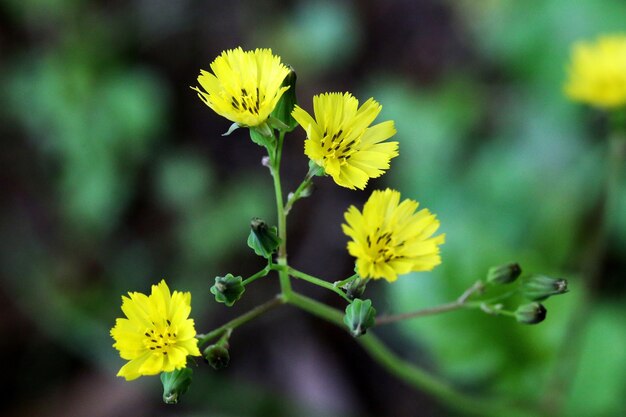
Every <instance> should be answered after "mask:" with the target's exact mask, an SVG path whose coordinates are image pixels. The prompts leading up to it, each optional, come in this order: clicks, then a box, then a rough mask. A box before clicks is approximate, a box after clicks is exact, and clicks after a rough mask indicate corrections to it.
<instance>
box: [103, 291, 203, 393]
mask: <svg viewBox="0 0 626 417" xmlns="http://www.w3.org/2000/svg"><path fill="white" fill-rule="evenodd" d="M128 295H129V297H125V296H122V311H123V312H124V314H125V315H126V317H128V318H125V319H117V320H116V321H115V327H113V328H112V329H111V336H112V337H113V339H114V340H115V343H114V344H113V347H114V348H116V349H117V350H119V351H120V356H121V357H122V359H127V360H128V361H129V362H128V363H127V364H126V365H124V366H122V369H120V371H119V372H118V373H117V376H123V377H124V378H126V380H127V381H130V380H132V379H136V378H139V377H140V376H142V375H156V374H158V373H160V372H171V371H173V370H174V369H180V368H184V367H185V366H186V364H187V355H191V356H200V351H199V350H198V340H197V339H196V329H195V328H194V323H193V319H190V318H189V313H190V312H191V294H190V293H188V292H179V291H174V292H173V293H172V294H170V289H169V288H168V287H167V284H166V283H165V281H163V280H161V282H160V283H159V284H158V285H153V286H152V293H151V294H150V295H149V296H147V295H145V294H141V293H138V292H129V293H128Z"/></svg>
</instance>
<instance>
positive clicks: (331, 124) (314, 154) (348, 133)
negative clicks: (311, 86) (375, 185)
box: [292, 93, 398, 190]
mask: <svg viewBox="0 0 626 417" xmlns="http://www.w3.org/2000/svg"><path fill="white" fill-rule="evenodd" d="M358 106H359V101H358V100H357V99H356V98H354V97H353V96H352V95H351V94H349V93H344V94H342V93H325V94H320V95H316V96H314V97H313V110H314V113H315V119H313V117H311V115H309V114H308V113H307V112H306V111H304V110H303V109H302V108H300V107H298V106H296V107H295V108H294V110H293V113H292V116H293V118H294V119H296V121H297V122H298V123H299V124H300V126H302V127H303V128H304V130H305V131H306V134H307V139H306V141H305V142H304V153H305V154H306V155H307V156H308V157H309V158H310V159H311V160H312V161H313V162H315V163H316V164H317V165H319V166H321V167H323V168H324V171H325V172H326V173H327V174H328V175H330V176H331V177H333V180H335V182H336V183H337V184H338V185H340V186H342V187H346V188H350V189H353V190H354V189H355V188H358V189H361V190H362V189H363V188H365V186H366V185H367V181H368V180H369V179H370V178H376V177H380V176H381V175H382V174H384V172H385V170H387V169H389V161H390V160H391V158H393V157H395V156H398V142H385V143H382V142H383V141H384V140H386V139H389V138H390V137H392V136H393V135H395V134H396V129H395V128H394V124H393V121H391V120H389V121H386V122H382V123H379V124H377V125H374V126H371V127H369V126H370V124H371V123H372V122H373V121H374V119H376V116H378V113H380V110H381V109H382V106H381V105H380V104H378V103H377V102H376V101H375V100H374V99H373V98H370V99H369V100H367V101H366V102H365V103H363V105H362V106H361V107H360V108H359V107H358Z"/></svg>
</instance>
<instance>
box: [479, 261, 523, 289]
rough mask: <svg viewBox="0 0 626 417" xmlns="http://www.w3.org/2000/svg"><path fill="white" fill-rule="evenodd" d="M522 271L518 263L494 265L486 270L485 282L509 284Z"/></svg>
mask: <svg viewBox="0 0 626 417" xmlns="http://www.w3.org/2000/svg"><path fill="white" fill-rule="evenodd" d="M521 273H522V268H520V266H519V264H518V263H510V264H506V265H500V266H494V267H492V268H489V271H488V272H487V282H489V283H491V284H510V283H511V282H513V281H515V280H516V279H517V278H518V277H519V276H520V274H521Z"/></svg>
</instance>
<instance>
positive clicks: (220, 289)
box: [211, 274, 246, 307]
mask: <svg viewBox="0 0 626 417" xmlns="http://www.w3.org/2000/svg"><path fill="white" fill-rule="evenodd" d="M242 282H243V279H242V278H241V277H239V276H237V277H236V276H233V274H227V275H226V276H225V277H215V284H214V285H213V286H212V287H211V294H213V295H214V296H215V301H217V302H218V303H224V304H226V305H227V306H228V307H230V306H232V305H233V304H235V302H236V301H237V300H239V299H240V298H241V295H242V294H243V293H244V291H245V290H246V289H245V288H244V286H243V284H242Z"/></svg>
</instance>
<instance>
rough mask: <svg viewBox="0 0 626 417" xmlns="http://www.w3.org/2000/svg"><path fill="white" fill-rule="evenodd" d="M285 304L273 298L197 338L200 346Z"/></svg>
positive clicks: (282, 300) (280, 299) (280, 298)
mask: <svg viewBox="0 0 626 417" xmlns="http://www.w3.org/2000/svg"><path fill="white" fill-rule="evenodd" d="M284 303H285V300H284V299H283V298H282V297H281V296H276V297H274V298H272V299H271V300H269V301H266V302H265V303H263V304H260V305H258V306H256V307H255V308H253V309H252V310H250V311H248V312H247V313H244V314H242V315H241V316H239V317H236V318H234V319H232V320H231V321H229V322H228V323H226V324H223V325H222V326H220V327H218V328H217V329H214V330H212V331H210V332H209V333H207V334H203V335H198V336H196V337H197V338H198V346H202V345H204V344H206V343H208V342H210V341H211V340H213V339H216V338H218V337H221V336H223V335H224V334H226V333H228V332H231V331H232V330H233V329H236V328H237V327H239V326H241V325H242V324H246V323H247V322H249V321H250V320H253V319H255V318H257V317H258V316H260V315H261V314H264V313H266V312H267V311H269V310H271V309H273V308H276V307H278V306H279V305H281V304H284Z"/></svg>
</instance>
